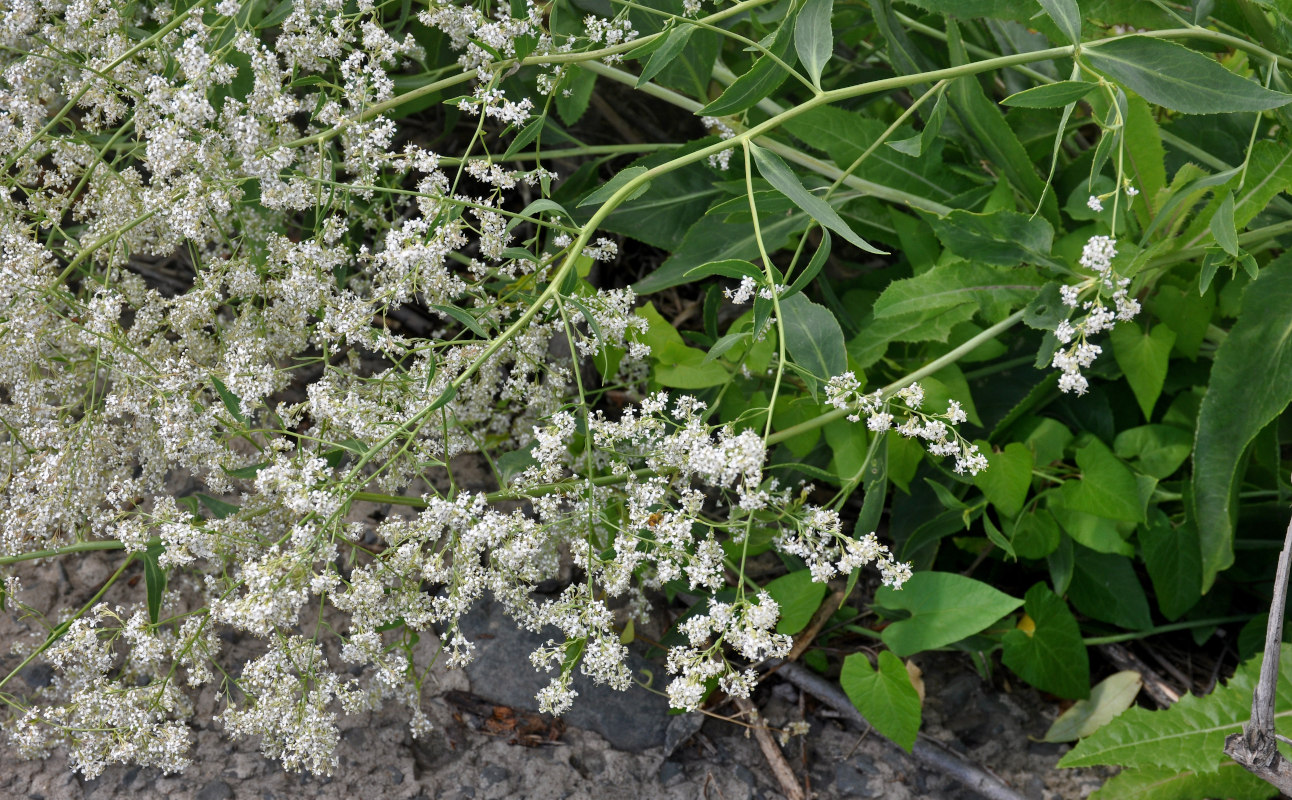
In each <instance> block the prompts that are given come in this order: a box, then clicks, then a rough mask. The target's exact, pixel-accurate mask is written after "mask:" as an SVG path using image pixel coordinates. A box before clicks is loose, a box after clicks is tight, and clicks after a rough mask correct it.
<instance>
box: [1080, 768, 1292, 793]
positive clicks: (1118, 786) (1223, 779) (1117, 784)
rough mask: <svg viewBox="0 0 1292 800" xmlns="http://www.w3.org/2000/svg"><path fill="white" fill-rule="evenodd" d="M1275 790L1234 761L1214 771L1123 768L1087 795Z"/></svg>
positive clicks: (1265, 791) (1268, 791)
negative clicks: (1097, 789)
mask: <svg viewBox="0 0 1292 800" xmlns="http://www.w3.org/2000/svg"><path fill="white" fill-rule="evenodd" d="M1277 795H1278V790H1276V789H1275V788H1274V787H1272V786H1270V785H1269V784H1268V783H1266V782H1265V781H1263V780H1261V779H1260V778H1258V777H1256V776H1255V775H1253V774H1252V773H1250V772H1248V771H1247V770H1245V769H1243V768H1242V767H1241V766H1239V765H1238V763H1236V762H1234V761H1227V762H1225V763H1223V764H1221V765H1220V766H1219V767H1217V768H1216V771H1215V772H1196V771H1194V770H1188V769H1186V770H1180V769H1168V768H1163V767H1140V768H1135V767H1130V768H1127V769H1123V770H1122V771H1121V772H1119V773H1117V774H1116V775H1114V776H1113V777H1111V778H1109V779H1108V780H1107V782H1105V783H1104V785H1103V786H1102V787H1101V788H1100V789H1099V791H1097V792H1095V793H1094V794H1092V795H1090V798H1089V800H1196V798H1199V797H1225V798H1228V800H1268V798H1271V797H1275V796H1277Z"/></svg>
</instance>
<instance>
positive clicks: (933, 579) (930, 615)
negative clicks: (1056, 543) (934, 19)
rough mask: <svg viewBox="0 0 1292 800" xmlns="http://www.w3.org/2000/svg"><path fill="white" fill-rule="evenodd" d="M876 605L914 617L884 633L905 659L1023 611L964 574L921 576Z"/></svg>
mask: <svg viewBox="0 0 1292 800" xmlns="http://www.w3.org/2000/svg"><path fill="white" fill-rule="evenodd" d="M890 441H891V440H890ZM951 513H954V512H951ZM875 604H876V605H878V606H880V607H881V608H887V609H894V610H904V611H909V612H910V613H911V616H910V617H908V618H907V619H902V620H898V621H897V622H894V623H892V624H891V625H889V626H888V627H887V628H885V629H884V632H883V639H884V644H886V645H888V647H889V649H891V650H892V651H893V652H894V653H896V654H897V655H899V656H901V657H903V658H905V657H906V656H909V655H911V654H913V653H918V652H920V651H921V650H931V649H933V648H935V647H942V646H943V645H948V644H951V643H952V642H957V641H959V640H961V639H964V638H966V637H968V636H972V635H973V634H975V633H978V632H979V631H981V630H983V629H985V628H987V627H988V626H989V625H991V624H992V623H993V622H996V621H997V620H999V619H1000V618H1001V617H1003V616H1005V615H1006V614H1008V613H1009V612H1011V611H1013V610H1014V609H1016V608H1018V607H1019V606H1021V605H1022V604H1023V601H1022V600H1019V599H1017V598H1014V597H1010V596H1009V595H1007V594H1005V593H1004V592H1001V591H999V590H997V589H995V588H993V587H991V586H988V585H987V584H985V583H983V582H982V581H976V580H974V579H973V578H966V577H965V576H963V575H957V574H955V573H952V572H917V573H915V574H914V575H912V576H911V579H910V580H908V581H907V582H906V584H905V585H904V586H903V587H902V589H901V591H898V590H895V589H892V588H891V587H888V586H882V587H880V588H879V590H878V591H877V592H876V593H875Z"/></svg>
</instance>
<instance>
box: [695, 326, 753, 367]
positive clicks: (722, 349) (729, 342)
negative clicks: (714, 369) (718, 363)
mask: <svg viewBox="0 0 1292 800" xmlns="http://www.w3.org/2000/svg"><path fill="white" fill-rule="evenodd" d="M751 336H753V333H751V332H750V331H741V332H739V333H729V334H727V335H726V336H723V337H722V338H721V339H719V340H718V341H716V342H714V343H713V347H710V348H709V352H708V354H707V355H706V356H705V357H704V360H705V361H706V362H707V361H712V360H714V359H715V358H721V357H722V354H723V353H726V352H727V351H728V350H730V349H731V348H733V347H735V346H736V345H738V344H740V343H741V342H743V341H744V340H745V339H748V338H750V337H751Z"/></svg>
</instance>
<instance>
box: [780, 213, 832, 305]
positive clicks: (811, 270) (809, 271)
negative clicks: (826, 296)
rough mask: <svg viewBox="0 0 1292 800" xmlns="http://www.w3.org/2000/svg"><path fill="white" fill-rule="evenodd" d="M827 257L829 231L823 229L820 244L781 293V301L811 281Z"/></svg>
mask: <svg viewBox="0 0 1292 800" xmlns="http://www.w3.org/2000/svg"><path fill="white" fill-rule="evenodd" d="M829 258H830V231H827V230H824V229H823V230H822V231H821V245H820V246H819V247H817V249H816V252H815V253H813V254H812V260H811V261H809V262H808V265H807V266H806V267H804V268H803V271H802V272H800V273H799V275H798V277H797V278H795V279H794V283H792V284H790V288H788V289H786V290H785V293H784V294H782V295H781V302H784V301H785V299H786V298H787V297H791V296H793V295H796V294H798V293H799V292H801V291H803V289H805V288H806V287H807V285H808V284H809V283H811V282H812V279H813V278H815V277H816V276H817V275H818V274H820V272H821V269H822V268H823V267H824V266H825V262H826V261H827V260H828V259H829Z"/></svg>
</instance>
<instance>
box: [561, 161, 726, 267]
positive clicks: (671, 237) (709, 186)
mask: <svg viewBox="0 0 1292 800" xmlns="http://www.w3.org/2000/svg"><path fill="white" fill-rule="evenodd" d="M714 141H716V139H715V138H714V137H706V138H704V139H698V140H696V141H694V142H690V143H688V144H687V145H684V146H682V147H676V148H669V149H667V150H661V151H659V152H657V153H651V154H650V155H647V156H644V157H642V158H639V159H637V160H636V161H634V162H633V163H632V165H631V166H634V167H645V168H647V169H650V168H651V167H655V166H658V165H660V164H663V163H666V162H668V161H670V160H672V159H674V158H677V157H679V156H682V155H685V154H687V153H689V152H691V151H692V150H695V149H700V147H702V146H705V145H709V144H712V143H713V142H714ZM722 196H725V195H724V194H723V192H722V189H720V188H719V187H718V186H715V185H714V182H713V173H712V171H711V170H710V169H709V167H708V165H707V164H704V163H696V164H688V165H686V166H684V167H682V168H680V169H671V170H669V171H668V172H665V173H664V174H663V175H659V176H657V177H655V178H654V179H653V180H651V182H650V188H649V189H648V190H647V191H646V193H645V194H643V195H641V196H640V197H637V198H635V199H633V200H629V201H627V202H625V203H623V204H621V205H620V206H619V207H618V208H616V209H615V210H614V211H613V212H611V214H610V216H608V217H606V218H605V220H604V221H602V223H601V227H602V228H605V229H606V230H608V231H614V232H615V233H622V234H624V235H625V236H630V237H632V238H633V239H636V240H637V241H639V242H645V243H646V244H649V245H652V246H654V247H658V248H660V249H661V250H666V251H668V252H670V253H672V252H676V251H677V250H678V249H679V248H680V247H681V246H682V241H683V239H684V238H685V236H686V231H687V228H688V227H690V226H691V224H692V223H693V222H695V221H696V220H698V219H701V218H702V217H703V216H704V214H705V212H706V211H707V210H708V208H709V206H710V204H712V203H713V202H714V200H716V199H717V198H719V197H722ZM562 216H564V217H566V218H567V219H568V218H570V215H569V214H562Z"/></svg>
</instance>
